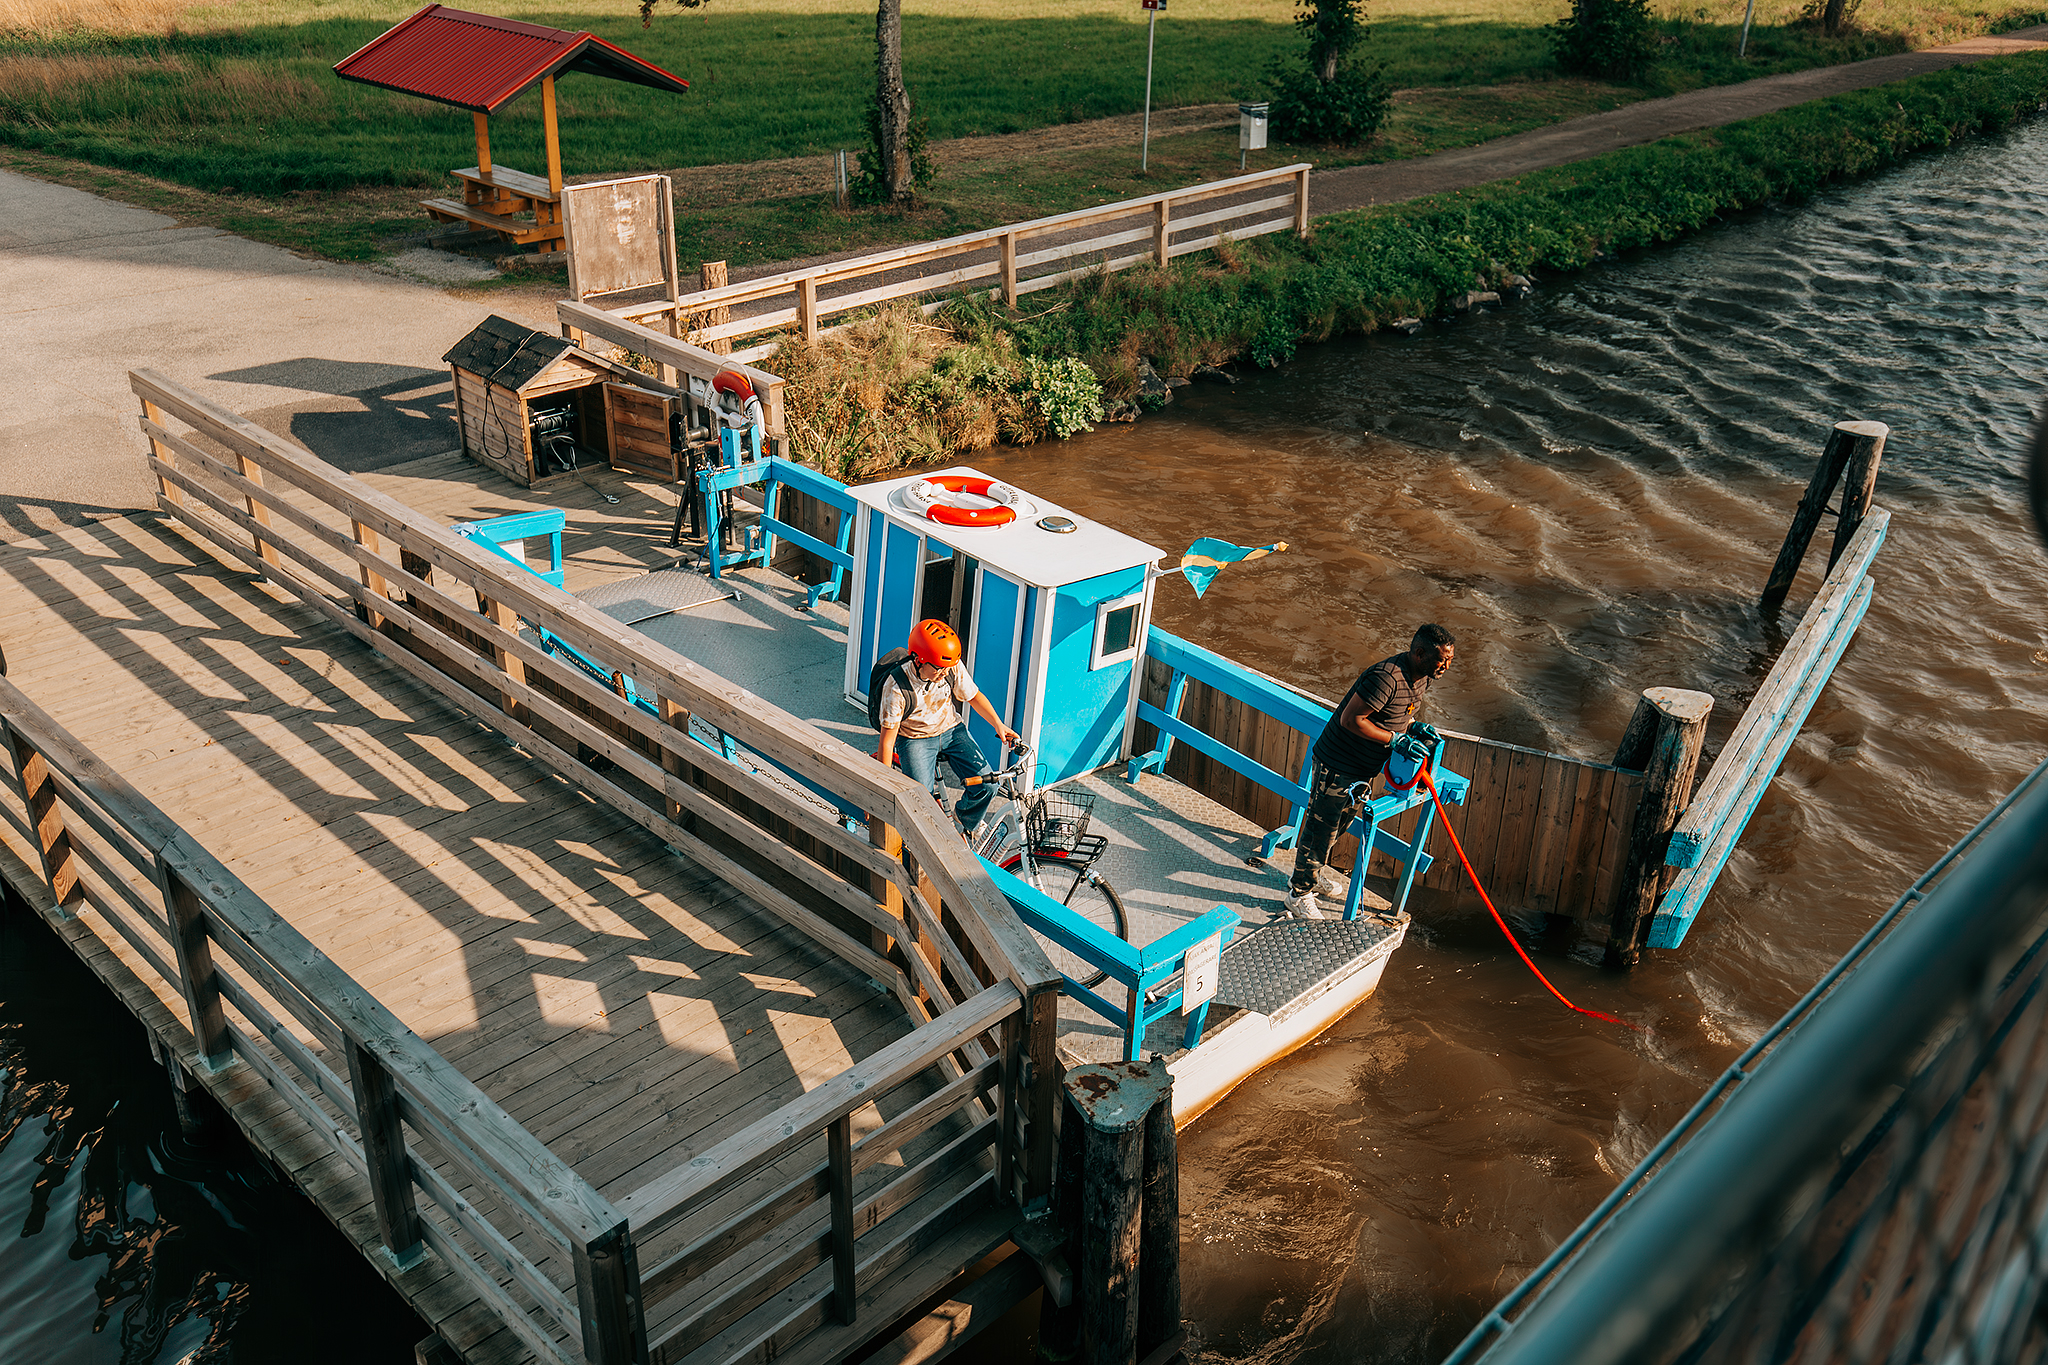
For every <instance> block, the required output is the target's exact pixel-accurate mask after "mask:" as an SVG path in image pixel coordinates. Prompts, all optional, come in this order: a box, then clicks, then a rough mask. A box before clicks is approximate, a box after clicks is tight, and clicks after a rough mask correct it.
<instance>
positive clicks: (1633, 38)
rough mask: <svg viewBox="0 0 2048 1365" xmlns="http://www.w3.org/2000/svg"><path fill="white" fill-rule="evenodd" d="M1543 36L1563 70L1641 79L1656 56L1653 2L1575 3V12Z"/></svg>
mask: <svg viewBox="0 0 2048 1365" xmlns="http://www.w3.org/2000/svg"><path fill="white" fill-rule="evenodd" d="M1543 36H1544V37H1545V38H1546V39H1548V40H1549V42H1550V54H1551V56H1553V57H1555V58H1556V59H1557V64H1558V65H1559V66H1561V67H1563V68H1564V69H1565V70H1566V71H1570V72H1573V73H1575V74H1578V75H1582V76H1597V77H1600V78H1601V79H1603V80H1611V81H1633V80H1639V79H1641V77H1642V76H1643V74H1644V73H1645V72H1647V71H1648V70H1649V69H1650V62H1651V61H1652V59H1654V58H1655V56H1656V55H1657V32H1656V21H1655V20H1654V19H1652V18H1651V17H1650V6H1649V0H1572V9H1571V13H1569V14H1567V15H1565V17H1564V18H1562V19H1560V20H1558V21H1557V22H1556V23H1554V24H1550V25H1547V26H1546V27H1545V28H1544V30H1543Z"/></svg>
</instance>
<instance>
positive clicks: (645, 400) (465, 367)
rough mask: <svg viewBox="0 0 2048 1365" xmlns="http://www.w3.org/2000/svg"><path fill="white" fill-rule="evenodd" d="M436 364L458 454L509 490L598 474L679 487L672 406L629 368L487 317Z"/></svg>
mask: <svg viewBox="0 0 2048 1365" xmlns="http://www.w3.org/2000/svg"><path fill="white" fill-rule="evenodd" d="M441 359H442V360H444V361H446V362H447V363H448V365H449V367H450V368H451V369H452V370H453V371H454V372H455V420H456V423H457V425H458V426H459V427H460V428H461V430H462V451H463V454H465V455H467V456H469V457H470V458H471V459H473V460H476V461H477V462H478V463H480V464H485V465H488V466H490V467H491V468H492V469H495V470H497V471H498V472H499V473H501V474H503V475H505V476H506V477H507V478H509V479H512V480H514V481H515V482H517V483H521V484H524V485H526V486H527V487H529V488H531V487H532V486H534V485H535V484H538V483H542V482H544V481H546V480H548V479H550V478H555V477H558V476H560V475H562V474H566V473H570V472H572V471H574V470H576V469H579V468H588V467H591V466H593V465H597V464H607V465H609V466H611V467H612V468H613V469H617V470H620V471H622V472H625V473H631V474H646V475H651V476H653V477H655V478H659V479H663V480H674V479H675V478H676V477H678V473H679V470H678V462H677V459H676V456H675V453H674V452H673V451H672V450H671V449H670V445H669V414H670V413H671V412H672V411H674V410H675V406H674V405H675V404H677V403H678V402H680V401H681V399H680V398H679V397H678V396H677V395H676V394H674V393H673V392H671V391H668V390H666V388H665V386H663V385H661V384H660V383H659V382H658V381H656V380H654V379H653V378H652V377H650V376H648V375H645V374H642V373H641V372H640V371H638V370H636V369H633V368H632V367H631V366H628V365H622V364H620V363H619V362H617V361H615V360H611V359H609V358H607V357H604V356H600V355H595V354H593V353H592V352H590V351H586V350H583V349H582V348H581V347H578V346H576V345H574V344H573V343H571V342H569V341H566V340H564V339H563V338H561V337H558V336H550V335H548V334H547V333H546V332H536V331H534V330H533V329H532V328H530V327H523V326H521V325H520V324H518V323H516V322H513V321H511V320H509V319H507V318H502V317H498V316H496V315H493V316H491V317H489V318H486V319H485V320H484V321H483V322H482V323H481V324H480V325H478V327H477V329H476V330H475V331H473V332H471V333H470V334H469V335H468V336H466V337H464V338H463V339H462V340H461V341H459V342H457V343H456V344H455V345H454V347H453V348H451V349H450V350H449V352H448V354H446V355H444V356H442V357H441Z"/></svg>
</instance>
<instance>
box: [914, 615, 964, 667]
mask: <svg viewBox="0 0 2048 1365" xmlns="http://www.w3.org/2000/svg"><path fill="white" fill-rule="evenodd" d="M910 652H911V653H912V654H914V655H916V656H917V658H918V660H919V661H920V662H922V663H928V664H930V665H931V666H932V667H933V668H951V667H952V666H953V665H954V664H957V663H959V662H960V635H959V632H957V631H955V630H954V629H953V628H952V627H951V626H949V625H947V624H946V623H945V622H944V621H936V620H933V619H931V618H930V617H927V618H926V619H924V620H922V621H919V622H918V623H917V624H916V625H914V626H912V627H911V628H910Z"/></svg>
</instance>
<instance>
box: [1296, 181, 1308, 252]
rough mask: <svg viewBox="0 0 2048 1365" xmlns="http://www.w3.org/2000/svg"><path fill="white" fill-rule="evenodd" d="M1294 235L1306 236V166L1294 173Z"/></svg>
mask: <svg viewBox="0 0 2048 1365" xmlns="http://www.w3.org/2000/svg"><path fill="white" fill-rule="evenodd" d="M1294 235H1295V236H1297V237H1306V236H1308V167H1306V166H1303V167H1302V168H1301V169H1300V170H1298V171H1296V172H1295V173H1294Z"/></svg>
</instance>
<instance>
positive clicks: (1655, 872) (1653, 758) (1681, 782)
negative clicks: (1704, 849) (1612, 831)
mask: <svg viewBox="0 0 2048 1365" xmlns="http://www.w3.org/2000/svg"><path fill="white" fill-rule="evenodd" d="M1713 709H1714V699H1713V698H1712V697H1710V696H1708V695H1707V694H1706V693H1705V692H1689V691H1687V690H1685V689H1684V688H1680V687H1652V688H1650V689H1649V690H1647V691H1645V692H1644V693H1643V695H1642V696H1641V697H1640V698H1639V699H1638V700H1637V701H1636V710H1635V714H1634V715H1633V716H1630V717H1629V722H1628V729H1627V730H1626V731H1624V732H1623V733H1622V737H1621V744H1620V746H1619V747H1618V748H1617V749H1616V750H1615V753H1614V766H1615V767H1617V768H1640V769H1642V770H1643V795H1642V798H1641V800H1640V801H1638V802H1637V804H1636V817H1635V822H1634V823H1633V825H1631V826H1630V828H1629V838H1628V860H1627V862H1626V863H1624V864H1623V866H1622V871H1621V876H1620V878H1619V879H1617V881H1616V882H1615V886H1614V916H1613V919H1612V921H1611V923H1610V925H1609V929H1608V935H1607V953H1606V964H1607V965H1608V966H1609V967H1620V968H1624V969H1626V968H1629V967H1633V966H1635V965H1636V960H1637V959H1638V958H1639V957H1641V955H1642V944H1643V939H1644V938H1645V937H1646V936H1647V934H1648V933H1649V926H1650V919H1651V917H1652V916H1653V915H1655V914H1656V913H1657V897H1659V896H1660V895H1662V894H1663V892H1664V877H1665V873H1664V851H1665V849H1666V848H1667V847H1668V846H1669V845H1670V843H1671V831H1672V830H1674V829H1676V828H1678V821H1679V818H1680V817H1681V816H1683V815H1684V814H1685V807H1686V803H1687V802H1688V801H1690V800H1691V799H1692V786H1693V775H1694V773H1695V772H1696V771H1697V770H1698V768H1699V761H1700V745H1701V743H1702V741H1704V740H1705V738H1706V733H1707V717H1708V715H1710V714H1711V713H1712V712H1713Z"/></svg>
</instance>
